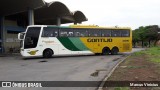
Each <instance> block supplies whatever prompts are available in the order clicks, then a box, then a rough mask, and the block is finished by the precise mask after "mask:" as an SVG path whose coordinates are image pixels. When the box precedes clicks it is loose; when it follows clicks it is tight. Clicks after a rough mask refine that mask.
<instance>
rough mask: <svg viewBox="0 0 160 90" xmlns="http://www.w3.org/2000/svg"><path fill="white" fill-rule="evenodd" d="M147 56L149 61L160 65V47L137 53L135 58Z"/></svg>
mask: <svg viewBox="0 0 160 90" xmlns="http://www.w3.org/2000/svg"><path fill="white" fill-rule="evenodd" d="M141 55H147V56H148V60H149V61H151V62H153V63H160V47H152V48H148V49H147V50H144V51H140V52H135V53H134V54H133V56H141Z"/></svg>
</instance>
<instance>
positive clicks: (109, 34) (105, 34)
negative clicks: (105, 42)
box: [101, 30, 111, 37]
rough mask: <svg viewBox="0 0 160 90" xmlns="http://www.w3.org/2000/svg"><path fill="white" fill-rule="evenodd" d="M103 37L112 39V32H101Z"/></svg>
mask: <svg viewBox="0 0 160 90" xmlns="http://www.w3.org/2000/svg"><path fill="white" fill-rule="evenodd" d="M101 33H102V37H110V36H111V30H101Z"/></svg>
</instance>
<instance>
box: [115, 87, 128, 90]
mask: <svg viewBox="0 0 160 90" xmlns="http://www.w3.org/2000/svg"><path fill="white" fill-rule="evenodd" d="M114 90H130V89H129V87H115V88H114Z"/></svg>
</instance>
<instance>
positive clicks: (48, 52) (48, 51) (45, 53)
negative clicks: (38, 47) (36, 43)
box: [43, 49, 53, 58]
mask: <svg viewBox="0 0 160 90" xmlns="http://www.w3.org/2000/svg"><path fill="white" fill-rule="evenodd" d="M52 55H53V51H52V50H51V49H45V50H44V51H43V57H44V58H51V57H52Z"/></svg>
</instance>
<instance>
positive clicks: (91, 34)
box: [18, 25, 132, 58]
mask: <svg viewBox="0 0 160 90" xmlns="http://www.w3.org/2000/svg"><path fill="white" fill-rule="evenodd" d="M18 38H19V40H21V50H20V52H21V55H22V56H24V57H31V56H43V57H45V58H50V57H52V56H53V55H68V54H70V55H72V54H75V55H76V54H78V55H80V54H90V53H91V54H103V55H107V54H113V55H115V54H118V52H130V51H131V50H132V31H131V29H130V28H127V27H126V28H124V27H123V28H120V27H99V26H94V25H93V26H91V25H88V26H87V25H71V26H51V25H31V26H28V27H27V29H26V31H25V32H22V33H19V34H18Z"/></svg>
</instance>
